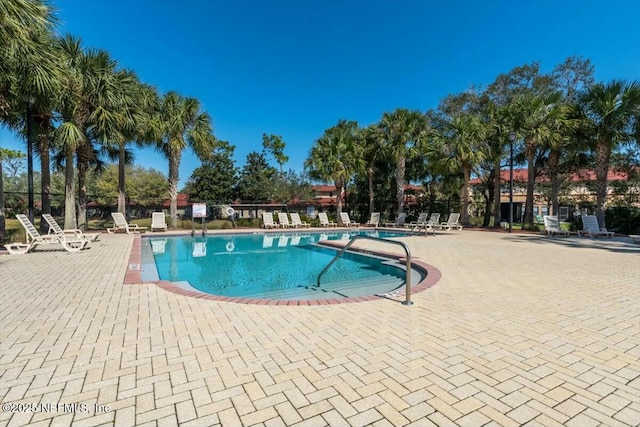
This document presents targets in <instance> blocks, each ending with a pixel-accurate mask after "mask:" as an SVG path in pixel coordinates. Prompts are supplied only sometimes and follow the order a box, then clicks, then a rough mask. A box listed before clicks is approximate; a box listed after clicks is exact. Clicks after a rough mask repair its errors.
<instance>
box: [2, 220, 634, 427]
mask: <svg viewBox="0 0 640 427" xmlns="http://www.w3.org/2000/svg"><path fill="white" fill-rule="evenodd" d="M403 240H404V241H406V242H407V243H408V244H409V246H410V248H411V250H412V253H413V255H414V256H415V257H419V258H421V259H422V260H423V261H425V262H427V263H428V264H431V265H434V266H435V267H437V268H438V269H439V270H440V271H441V272H442V279H441V280H440V282H439V283H438V284H437V285H436V286H434V287H433V288H431V289H428V290H427V291H424V292H422V293H419V294H416V295H414V296H413V300H414V301H415V305H414V306H412V307H406V306H403V305H401V304H399V303H397V302H394V301H390V300H379V301H372V302H364V303H354V304H338V305H325V306H311V307H308V306H305V307H291V306H286V307H274V306H258V305H242V304H234V303H229V302H219V301H209V300H203V299H196V298H190V297H185V296H181V295H178V294H174V293H170V292H166V291H164V290H162V289H160V288H158V287H157V286H155V285H153V284H148V285H123V284H122V283H123V280H124V274H125V269H126V267H127V263H128V259H129V253H130V250H131V247H132V244H133V236H128V235H104V236H102V238H101V240H100V241H98V242H95V243H92V244H91V248H90V249H89V250H86V251H83V252H82V253H79V254H68V253H65V252H62V251H37V252H35V253H32V254H28V255H24V256H0V283H1V285H0V340H1V342H0V401H1V402H2V403H3V405H5V404H9V407H8V408H5V407H4V406H3V410H2V411H0V426H22V425H41V426H53V425H69V424H75V425H81V426H92V425H114V424H115V425H117V426H127V425H149V426H151V425H159V426H165V425H175V424H178V423H179V424H181V425H185V426H189V425H193V426H205V425H222V426H225V427H226V426H235V425H258V426H322V425H334V426H364V425H374V426H390V425H391V426H404V425H415V426H429V425H439V426H446V425H461V426H480V425H494V426H495V425H500V426H512V425H513V426H515V425H523V424H527V425H544V426H551V425H569V426H572V425H575V426H590V425H606V426H629V425H638V424H639V423H640V247H639V246H637V245H633V244H632V243H631V242H630V241H629V240H625V239H614V240H613V241H612V240H605V239H598V240H594V239H586V238H583V239H579V238H575V237H572V238H568V239H562V238H555V239H549V238H546V237H541V236H527V235H513V236H509V235H507V234H502V233H483V232H474V231H466V230H465V231H462V232H459V233H448V234H444V233H443V234H439V235H438V236H436V237H432V236H429V237H409V238H404V239H403ZM384 249H385V250H388V251H394V250H396V249H393V247H388V248H387V247H385V248H384ZM12 404H13V405H12ZM72 404H78V405H77V406H76V407H75V408H74V407H73V406H71V405H72ZM25 405H33V406H25ZM38 405H39V406H38ZM55 405H58V406H55ZM64 405H67V406H64ZM96 405H98V406H97V407H96ZM19 409H20V410H21V411H17V410H19ZM13 410H16V412H13ZM31 411H35V412H31Z"/></svg>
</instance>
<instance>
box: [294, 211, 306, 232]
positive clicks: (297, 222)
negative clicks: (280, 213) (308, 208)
mask: <svg viewBox="0 0 640 427" xmlns="http://www.w3.org/2000/svg"><path fill="white" fill-rule="evenodd" d="M291 225H292V226H293V227H295V228H302V227H307V228H309V227H310V225H309V224H308V223H307V222H305V221H302V220H301V219H300V214H299V213H297V212H294V213H292V214H291Z"/></svg>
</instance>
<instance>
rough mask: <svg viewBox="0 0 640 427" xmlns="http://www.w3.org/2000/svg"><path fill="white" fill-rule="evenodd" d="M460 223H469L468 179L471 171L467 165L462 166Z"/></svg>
mask: <svg viewBox="0 0 640 427" xmlns="http://www.w3.org/2000/svg"><path fill="white" fill-rule="evenodd" d="M462 173H463V176H464V177H463V181H462V200H461V202H462V203H461V205H462V225H466V226H468V225H469V180H470V179H471V171H470V168H469V167H468V166H464V167H463V168H462Z"/></svg>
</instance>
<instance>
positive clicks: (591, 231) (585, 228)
mask: <svg viewBox="0 0 640 427" xmlns="http://www.w3.org/2000/svg"><path fill="white" fill-rule="evenodd" d="M584 234H588V235H589V237H598V236H607V237H610V238H611V237H613V236H614V235H615V234H616V233H614V232H613V231H607V229H606V228H601V227H600V225H599V224H598V217H596V216H595V215H582V230H581V231H578V236H582V235H584Z"/></svg>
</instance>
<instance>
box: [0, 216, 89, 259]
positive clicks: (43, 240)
mask: <svg viewBox="0 0 640 427" xmlns="http://www.w3.org/2000/svg"><path fill="white" fill-rule="evenodd" d="M16 218H17V219H18V221H20V224H22V226H23V227H24V229H25V232H26V235H27V243H9V244H8V245H5V248H6V249H7V251H8V252H9V253H10V254H13V255H21V254H26V253H28V252H31V251H32V250H33V248H35V247H36V246H38V245H51V244H58V245H62V247H63V248H64V249H65V250H66V251H67V252H80V251H81V250H82V249H84V248H85V247H86V246H87V244H88V243H89V241H88V240H87V239H79V238H77V237H73V238H72V237H71V236H67V235H65V234H47V235H44V236H42V235H40V233H39V232H38V230H36V228H35V227H34V226H33V224H32V223H31V221H29V218H27V216H26V215H24V214H18V215H16Z"/></svg>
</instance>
